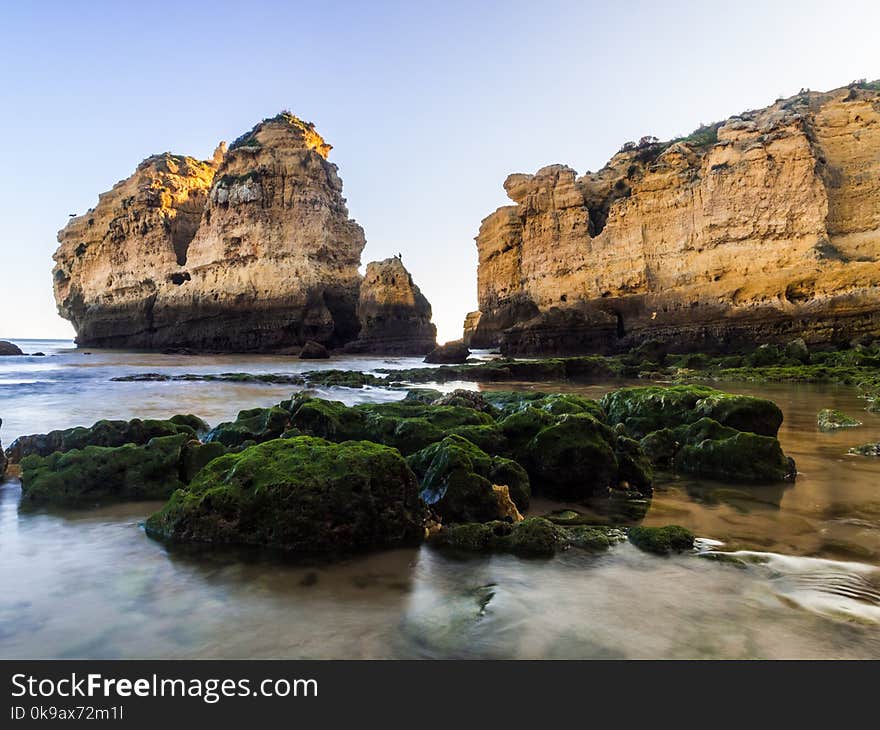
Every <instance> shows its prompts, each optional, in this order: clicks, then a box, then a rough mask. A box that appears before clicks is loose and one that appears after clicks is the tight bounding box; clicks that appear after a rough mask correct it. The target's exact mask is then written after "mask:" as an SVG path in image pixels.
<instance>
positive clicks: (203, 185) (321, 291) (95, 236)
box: [54, 113, 430, 351]
mask: <svg viewBox="0 0 880 730" xmlns="http://www.w3.org/2000/svg"><path fill="white" fill-rule="evenodd" d="M329 151H330V145H328V144H327V143H326V142H325V141H324V140H323V139H322V137H321V136H320V135H319V134H318V133H317V131H316V130H315V128H314V126H313V125H311V124H308V123H306V122H303V121H302V120H300V119H298V118H297V117H295V116H293V115H291V114H289V113H282V114H279V115H278V116H276V117H273V118H271V119H267V120H264V121H263V122H261V123H260V124H258V125H256V126H255V127H254V128H253V129H252V130H251V131H250V132H248V133H247V134H245V135H243V136H242V137H240V138H239V139H238V140H236V141H235V142H234V143H233V144H232V145H230V147H229V150H228V151H225V149H223V148H220V149H218V152H217V153H215V155H214V159H213V160H212V161H209V162H199V161H197V160H194V159H193V158H190V157H179V156H176V155H171V154H167V153H166V154H163V155H157V156H155V157H150V158H148V159H147V160H145V161H144V162H143V163H141V165H139V166H138V168H137V170H136V171H135V173H134V175H132V177H130V178H128V179H127V180H124V181H122V182H120V183H118V184H117V185H116V186H114V188H113V189H112V190H111V191H110V192H108V193H105V194H104V195H102V196H100V198H99V202H98V205H97V206H96V207H95V208H94V209H93V210H90V211H89V212H88V213H87V214H85V215H83V216H80V217H77V218H74V219H73V220H71V221H70V223H69V224H68V225H67V227H66V228H64V230H62V231H61V232H60V233H59V237H58V238H59V242H60V244H61V245H60V247H59V249H58V251H57V252H56V254H55V261H56V266H55V270H54V282H55V295H56V300H57V302H58V306H59V311H60V313H61V314H62V316H64V317H65V318H67V319H70V320H71V322H73V324H74V326H75V328H76V330H77V342H78V343H79V344H80V345H88V346H92V347H131V348H144V349H162V348H169V347H170V348H192V349H196V350H209V351H271V350H280V349H286V348H291V347H297V346H301V345H302V344H304V343H305V342H307V341H309V340H314V341H316V342H318V343H321V344H323V345H325V346H328V347H340V346H342V345H344V344H345V343H347V342H350V341H352V340H354V339H355V338H356V337H357V334H358V331H359V329H360V325H359V322H358V316H357V307H358V295H359V287H360V279H361V277H360V275H359V273H358V266H359V265H360V255H361V251H362V249H363V247H364V243H365V239H364V233H363V230H362V229H361V227H360V226H359V225H358V224H357V223H355V222H354V221H353V220H351V219H349V217H348V211H347V209H346V205H345V199H344V198H343V197H342V182H341V180H340V179H339V176H338V175H337V168H336V166H335V165H333V164H332V163H330V162H328V161H327V159H326V158H327V155H328V153H329ZM407 276H408V275H407ZM414 292H415V293H418V289H416V288H414ZM421 301H424V298H423V297H422V298H421ZM424 305H425V307H427V316H428V317H430V307H429V306H427V302H424ZM423 309H424V308H423Z"/></svg>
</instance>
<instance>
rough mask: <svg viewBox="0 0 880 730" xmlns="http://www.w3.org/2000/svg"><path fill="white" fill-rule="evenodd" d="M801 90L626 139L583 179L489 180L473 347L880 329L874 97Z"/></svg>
mask: <svg viewBox="0 0 880 730" xmlns="http://www.w3.org/2000/svg"><path fill="white" fill-rule="evenodd" d="M878 88H880V87H878V86H877V85H876V84H859V85H853V86H850V87H846V88H843V89H838V90H836V91H832V92H828V93H815V92H802V93H801V94H799V95H797V96H795V97H792V98H790V99H785V100H779V101H777V102H776V103H775V104H773V105H772V106H770V107H768V108H766V109H761V110H758V111H752V112H746V113H744V114H741V115H738V116H736V117H732V118H731V119H728V120H726V121H725V122H723V123H721V124H717V125H712V126H710V127H703V128H700V129H698V130H697V131H696V132H695V133H694V134H692V135H691V136H690V137H687V138H683V139H679V140H674V141H673V142H669V143H659V142H657V141H656V140H654V139H653V138H646V139H643V140H642V141H641V142H640V143H639V144H638V145H635V144H629V145H625V146H624V148H623V149H622V150H621V151H620V152H619V153H618V154H617V155H615V156H614V157H613V158H612V159H611V161H610V162H609V163H608V165H606V166H605V167H604V168H603V169H602V170H600V171H599V172H598V173H595V174H591V173H587V174H585V175H583V176H581V177H578V176H577V174H576V173H575V171H574V170H572V169H571V168H569V167H566V166H564V165H551V166H549V167H545V168H542V169H541V170H539V171H538V172H537V173H536V174H534V175H522V174H517V175H511V176H510V177H508V179H507V181H506V182H505V184H504V187H505V190H506V191H507V193H508V195H509V197H510V198H511V199H512V200H513V201H514V203H515V204H516V205H511V206H505V207H502V208H499V209H498V210H497V211H495V213H493V214H492V215H490V216H489V217H487V218H486V219H485V220H483V222H482V225H481V227H480V232H479V235H478V236H477V239H476V241H477V249H478V253H479V269H478V295H479V307H480V311H479V313H478V314H476V313H472V314H471V315H468V320H467V322H466V336H467V337H468V339H469V341H470V343H471V344H472V346H475V347H487V346H495V345H498V344H500V345H501V347H502V350H504V351H505V352H508V353H526V352H576V351H590V350H616V349H624V348H626V347H630V346H632V345H634V344H637V343H638V342H640V341H643V340H646V339H651V338H661V339H667V340H668V341H669V342H670V343H673V344H675V345H676V346H677V347H679V348H681V349H686V348H711V349H727V348H736V347H740V346H748V345H751V344H753V343H754V342H771V341H781V340H786V339H792V338H793V337H796V336H802V337H804V338H805V339H806V340H807V342H809V343H811V344H821V343H829V342H840V341H847V340H849V339H852V338H853V337H855V336H858V335H861V334H867V333H875V334H876V333H878V332H880V265H878V262H880V93H878Z"/></svg>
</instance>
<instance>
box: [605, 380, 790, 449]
mask: <svg viewBox="0 0 880 730" xmlns="http://www.w3.org/2000/svg"><path fill="white" fill-rule="evenodd" d="M601 405H602V407H603V408H604V409H605V412H606V413H607V415H608V422H609V423H612V424H615V423H622V424H623V425H624V426H626V430H627V432H628V433H629V434H630V435H632V436H634V437H635V438H641V437H643V436H646V435H647V434H649V433H651V432H652V431H657V430H659V429H662V428H674V427H676V426H681V425H683V424H687V423H693V422H694V421H697V420H699V419H700V418H703V417H706V418H711V419H713V420H715V421H718V422H719V423H721V424H722V425H724V426H730V427H731V428H735V429H736V430H738V431H749V432H751V433H756V434H759V435H762V436H776V434H777V433H778V431H779V427H780V426H781V425H782V411H781V410H780V409H779V407H778V406H777V405H776V404H775V403H773V402H772V401H769V400H766V399H764V398H754V397H752V396H748V395H733V394H730V393H723V392H721V391H719V390H715V389H714V388H709V387H707V386H704V385H675V386H671V387H661V386H644V387H633V388H620V389H619V390H615V391H612V392H611V393H608V394H607V395H605V396H604V397H603V398H602V400H601Z"/></svg>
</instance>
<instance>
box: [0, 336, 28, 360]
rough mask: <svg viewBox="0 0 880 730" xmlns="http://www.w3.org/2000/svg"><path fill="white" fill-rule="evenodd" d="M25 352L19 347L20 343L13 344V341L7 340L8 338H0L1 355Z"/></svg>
mask: <svg viewBox="0 0 880 730" xmlns="http://www.w3.org/2000/svg"><path fill="white" fill-rule="evenodd" d="M23 354H24V353H23V352H22V351H21V349H20V348H19V347H18V345H13V344H12V343H11V342H7V341H6V340H0V357H2V356H4V355H23Z"/></svg>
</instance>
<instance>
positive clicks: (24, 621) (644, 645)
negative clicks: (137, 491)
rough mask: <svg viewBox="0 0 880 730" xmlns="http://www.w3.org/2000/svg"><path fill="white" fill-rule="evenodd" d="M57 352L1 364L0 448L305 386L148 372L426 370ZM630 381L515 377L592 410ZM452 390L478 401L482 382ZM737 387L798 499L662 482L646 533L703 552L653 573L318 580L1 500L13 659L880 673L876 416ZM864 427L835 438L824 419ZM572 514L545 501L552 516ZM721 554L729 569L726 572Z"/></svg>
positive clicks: (37, 345) (446, 559)
mask: <svg viewBox="0 0 880 730" xmlns="http://www.w3.org/2000/svg"><path fill="white" fill-rule="evenodd" d="M17 344H19V346H20V347H22V349H23V350H24V351H25V352H28V353H33V352H38V351H41V352H44V353H45V356H44V357H34V356H24V357H12V358H0V418H2V419H3V426H2V429H0V439H2V441H3V443H4V444H5V445H8V444H9V443H10V442H11V441H12V440H13V439H14V438H15V437H16V436H18V435H21V434H26V433H36V432H45V431H48V430H51V429H53V428H65V427H69V426H73V425H78V424H91V423H92V422H94V421H95V420H98V419H99V418H131V417H135V416H138V417H167V416H170V415H173V414H174V413H195V414H197V415H199V416H201V417H203V418H205V419H206V420H207V421H208V422H209V423H212V424H213V423H217V422H219V421H221V420H228V419H230V418H234V416H235V414H236V412H237V411H238V410H240V409H242V408H248V407H253V406H265V405H271V404H273V403H276V402H278V401H279V400H281V399H283V398H286V397H289V396H290V394H291V392H293V391H295V390H296V389H297V388H295V387H293V386H289V385H281V386H278V385H260V384H236V383H224V382H180V381H177V382H113V381H111V380H110V379H111V378H113V377H116V376H119V375H130V374H135V373H143V372H162V373H169V374H181V373H221V372H251V373H258V372H259V373H296V372H302V371H304V370H311V369H319V368H329V367H332V368H351V369H358V370H365V371H370V370H372V369H374V368H378V367H390V368H395V367H415V366H417V365H418V364H419V360H417V359H414V358H366V357H364V358H361V357H358V358H352V357H347V358H344V359H337V358H334V359H332V360H329V361H307V362H304V361H300V360H298V359H297V358H292V357H277V356H179V355H159V354H141V353H126V352H113V351H99V350H93V351H91V354H86V353H87V352H89V351H80V350H76V349H75V348H74V347H73V343H71V342H59V341H17ZM617 385H619V384H615V383H608V382H581V383H517V384H510V383H502V384H496V385H493V386H491V387H496V388H497V387H500V388H503V389H513V388H535V389H541V390H548V391H556V390H567V391H573V392H580V393H584V394H588V395H591V396H600V395H601V394H602V393H604V392H606V391H608V390H610V389H612V388H614V387H616V386H617ZM454 387H468V388H480V387H490V386H479V385H476V384H472V383H467V384H463V383H448V384H444V385H443V386H442V389H445V390H448V389H451V388H454ZM720 387H722V388H724V389H727V390H731V391H736V392H747V393H751V394H756V395H762V396H766V397H769V398H772V399H773V400H775V401H776V402H777V403H778V404H779V405H780V407H781V408H782V409H783V412H784V414H785V422H784V424H783V427H782V430H781V432H780V440H781V441H782V445H783V448H784V449H785V451H786V453H788V454H789V455H791V456H793V457H794V458H795V460H796V462H797V464H798V470H799V477H798V480H797V482H796V483H795V484H794V485H785V486H780V485H765V486H742V485H735V484H723V483H717V482H708V481H705V480H697V479H691V478H688V479H676V480H673V481H670V482H666V483H661V484H658V485H657V488H656V492H655V495H654V497H653V499H652V500H651V502H650V504H649V505H648V508H647V512H646V513H645V515H644V517H643V521H644V524H648V525H652V524H654V525H661V524H669V523H677V524H681V525H684V526H686V527H689V528H690V529H692V530H693V531H694V532H695V533H696V534H697V535H698V536H699V537H700V538H701V539H700V541H699V548H698V550H695V552H694V553H693V554H687V555H680V556H675V557H671V558H658V557H655V556H651V555H647V554H644V553H641V552H639V551H638V550H636V549H635V548H633V547H632V546H630V545H628V544H623V545H619V546H617V547H615V548H613V549H612V550H611V551H609V552H608V553H605V554H602V555H589V554H584V553H582V552H579V551H575V550H572V551H569V552H567V553H565V554H563V555H560V556H557V557H555V558H553V559H550V560H526V559H520V558H517V557H513V556H476V557H472V558H468V559H460V558H452V557H450V556H448V555H446V554H443V553H438V552H436V551H435V550H432V549H431V548H427V547H422V548H418V549H409V550H397V551H391V552H384V553H378V554H373V555H368V556H364V557H359V558H353V559H349V560H346V561H343V562H341V563H336V564H332V565H320V566H315V565H311V566H305V565H297V564H295V563H292V562H288V561H283V560H279V559H278V558H277V557H273V556H269V555H265V554H261V553H254V552H252V551H248V552H239V551H230V550H212V549H201V550H179V549H169V548H167V547H166V546H164V545H162V544H160V543H157V542H155V541H153V540H150V539H149V538H147V537H146V535H145V534H144V531H143V527H142V521H143V520H144V519H145V518H146V517H147V516H148V515H149V514H151V513H152V512H153V511H155V510H156V509H157V508H158V507H159V506H160V505H159V504H156V503H133V504H121V505H114V506H108V507H104V508H101V509H97V510H61V511H47V512H38V513H23V512H19V509H18V502H19V498H20V485H19V484H18V482H17V481H16V480H14V479H8V480H7V481H6V482H5V483H3V484H2V485H0V585H2V586H3V591H2V592H0V658H11V657H291V658H297V657H303V658H305V657H321V658H334V657H336V658H354V657H370V658H394V657H407V658H409V657H424V658H433V657H437V658H445V657H474V658H476V657H493V658H591V657H599V658H617V657H645V658H664V657H669V658H754V657H811V658H835V657H859V658H866V657H872V658H880V459H871V458H866V457H855V456H848V455H847V454H846V452H847V449H848V448H849V447H851V446H854V445H857V444H860V443H864V442H868V441H880V415H877V414H870V413H867V412H865V411H864V405H865V404H864V402H863V401H861V400H860V399H858V398H857V396H856V394H855V392H854V391H853V390H852V389H850V388H845V387H831V386H814V385H784V384H777V385H768V386H744V385H739V384H737V385H734V384H724V385H723V386H720ZM319 394H320V395H322V396H325V397H330V398H334V399H338V400H342V401H344V402H347V403H355V402H363V401H377V400H394V399H398V398H401V397H402V396H403V392H401V391H394V390H387V389H383V388H364V389H348V388H327V389H321V390H320V392H319ZM825 407H833V408H840V409H841V410H844V411H845V412H847V413H850V414H851V415H854V416H856V417H858V418H860V419H861V420H862V421H863V422H864V424H863V426H861V427H860V428H856V429H848V430H844V431H840V432H837V433H831V434H823V433H819V432H818V431H817V430H816V427H815V416H816V413H817V412H818V410H820V409H821V408H825ZM558 506H560V505H557V504H553V503H550V502H546V501H541V500H538V501H537V502H536V504H535V505H534V506H533V509H532V510H531V513H532V514H540V513H541V512H542V511H544V510H549V509H552V508H556V507H558ZM719 553H721V557H722V558H724V559H723V560H719V559H717V558H718V554H719Z"/></svg>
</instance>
